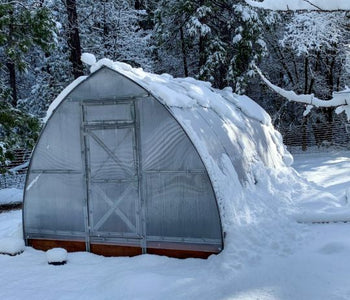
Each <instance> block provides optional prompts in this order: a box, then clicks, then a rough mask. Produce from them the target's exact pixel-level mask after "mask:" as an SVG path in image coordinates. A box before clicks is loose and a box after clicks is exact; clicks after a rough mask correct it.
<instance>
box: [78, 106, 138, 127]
mask: <svg viewBox="0 0 350 300" xmlns="http://www.w3.org/2000/svg"><path fill="white" fill-rule="evenodd" d="M132 108H133V105H131V103H122V104H106V103H105V102H104V104H100V105H85V107H84V109H85V122H89V123H90V122H92V123H94V122H101V121H102V122H109V121H116V120H118V121H131V120H132V119H133V115H132Z"/></svg>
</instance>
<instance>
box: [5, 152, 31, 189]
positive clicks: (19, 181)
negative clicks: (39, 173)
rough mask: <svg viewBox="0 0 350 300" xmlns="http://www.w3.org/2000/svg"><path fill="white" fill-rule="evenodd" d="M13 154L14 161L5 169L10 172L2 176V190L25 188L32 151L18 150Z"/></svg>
mask: <svg viewBox="0 0 350 300" xmlns="http://www.w3.org/2000/svg"><path fill="white" fill-rule="evenodd" d="M13 154H14V159H13V160H12V161H11V162H10V163H9V164H8V165H7V166H6V167H5V168H6V169H7V171H8V172H7V173H5V174H0V189H5V188H18V189H22V188H23V187H24V183H25V179H26V173H27V168H28V164H29V159H30V155H31V151H30V150H27V149H16V150H14V151H13ZM0 167H1V166H0Z"/></svg>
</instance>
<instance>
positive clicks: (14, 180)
mask: <svg viewBox="0 0 350 300" xmlns="http://www.w3.org/2000/svg"><path fill="white" fill-rule="evenodd" d="M25 180H26V174H25V173H22V174H12V173H6V174H1V175H0V190H1V189H6V188H18V189H23V187H24V182H25Z"/></svg>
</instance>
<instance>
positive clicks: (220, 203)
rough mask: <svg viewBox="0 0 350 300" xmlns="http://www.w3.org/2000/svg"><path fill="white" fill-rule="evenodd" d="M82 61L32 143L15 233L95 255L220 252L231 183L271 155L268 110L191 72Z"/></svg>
mask: <svg viewBox="0 0 350 300" xmlns="http://www.w3.org/2000/svg"><path fill="white" fill-rule="evenodd" d="M91 71H92V73H91V75H89V76H85V77H80V78H78V79H77V80H76V81H74V82H73V83H72V84H71V85H70V86H68V87H67V88H66V89H65V90H64V91H63V92H62V93H61V94H60V95H59V97H58V98H57V99H56V100H55V101H54V102H53V103H52V105H51V107H50V109H49V112H48V116H47V121H46V125H45V127H44V129H43V131H42V134H41V136H40V139H39V141H38V143H37V145H36V147H35V149H34V151H33V154H32V159H31V162H30V166H29V170H28V175H27V181H26V187H25V195H24V209H23V227H24V237H25V240H26V244H27V245H30V246H33V247H34V248H36V249H42V250H47V249H50V248H54V247H62V248H65V249H67V250H68V251H90V252H92V253H96V254H101V255H106V256H134V255H139V254H144V253H150V254H159V255H168V256H173V257H179V258H185V257H201V258H206V257H208V256H209V255H211V254H217V253H220V252H221V251H222V249H223V247H224V235H225V234H224V231H225V226H226V225H225V224H229V223H230V218H232V217H234V216H232V211H234V206H235V198H236V197H237V198H238V197H239V196H238V195H237V193H239V191H240V190H241V189H242V187H244V186H246V185H247V184H248V183H251V184H254V181H255V180H256V178H254V176H253V173H252V172H251V170H250V166H251V164H252V162H254V163H255V162H256V161H261V162H262V163H263V164H265V165H266V166H268V167H271V168H274V167H276V165H278V164H279V163H281V161H282V158H283V157H282V156H283V151H284V150H283V149H277V148H278V147H279V146H278V145H280V143H279V142H274V139H276V138H278V135H277V134H276V132H275V131H274V130H273V128H272V126H271V124H270V120H269V117H268V115H267V114H266V113H265V111H263V110H262V109H261V108H260V107H259V106H258V105H257V104H256V103H255V102H253V101H252V100H251V99H249V98H248V97H246V96H238V95H235V94H233V93H232V91H231V90H230V89H229V88H226V89H224V90H216V89H214V88H212V87H211V86H210V84H209V83H207V82H202V81H197V80H195V79H192V78H182V79H175V78H172V77H171V76H170V75H166V74H165V75H154V74H150V73H146V72H144V71H143V70H142V69H133V68H131V67H130V66H129V65H126V64H123V63H114V62H112V61H110V60H107V59H104V60H101V61H99V62H98V63H96V64H94V65H93V66H92V68H91ZM280 153H282V154H280ZM276 157H277V158H278V159H276Z"/></svg>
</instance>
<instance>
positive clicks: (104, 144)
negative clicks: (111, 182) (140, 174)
mask: <svg viewBox="0 0 350 300" xmlns="http://www.w3.org/2000/svg"><path fill="white" fill-rule="evenodd" d="M87 139H88V144H89V148H90V158H89V168H90V172H91V179H93V180H95V179H124V178H129V177H134V176H136V166H135V155H136V154H135V149H134V144H135V143H134V139H135V133H134V128H119V129H118V128H105V129H95V130H92V129H89V130H87Z"/></svg>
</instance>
